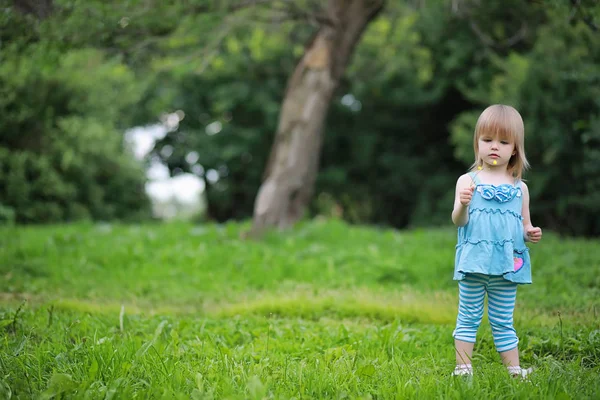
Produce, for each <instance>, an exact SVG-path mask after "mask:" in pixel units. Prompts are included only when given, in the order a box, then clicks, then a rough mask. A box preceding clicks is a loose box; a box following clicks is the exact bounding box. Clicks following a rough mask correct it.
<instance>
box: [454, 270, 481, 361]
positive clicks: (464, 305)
mask: <svg viewBox="0 0 600 400" xmlns="http://www.w3.org/2000/svg"><path fill="white" fill-rule="evenodd" d="M486 283H487V279H486V278H485V277H482V276H478V275H467V276H466V277H465V279H463V280H462V281H459V282H458V299H459V300H458V317H457V318H456V329H454V334H453V336H454V339H455V340H454V345H455V348H456V365H470V364H471V358H472V357H473V346H474V344H475V339H476V336H477V329H478V328H479V325H480V324H481V319H482V318H483V299H484V297H485V290H486V289H485V285H486Z"/></svg>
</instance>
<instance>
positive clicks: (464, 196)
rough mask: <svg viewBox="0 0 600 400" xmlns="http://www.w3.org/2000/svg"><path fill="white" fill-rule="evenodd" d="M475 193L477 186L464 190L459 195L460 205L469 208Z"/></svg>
mask: <svg viewBox="0 0 600 400" xmlns="http://www.w3.org/2000/svg"><path fill="white" fill-rule="evenodd" d="M474 191H475V186H469V187H466V188H464V189H462V190H461V191H460V193H459V199H460V204H462V205H463V206H468V205H469V204H471V199H472V198H473V192H474Z"/></svg>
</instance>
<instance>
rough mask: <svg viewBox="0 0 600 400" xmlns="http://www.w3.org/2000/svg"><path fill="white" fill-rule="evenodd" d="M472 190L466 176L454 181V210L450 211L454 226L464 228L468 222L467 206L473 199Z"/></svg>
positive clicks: (469, 179) (469, 180)
mask: <svg viewBox="0 0 600 400" xmlns="http://www.w3.org/2000/svg"><path fill="white" fill-rule="evenodd" d="M473 189H474V187H473V186H472V181H471V178H470V177H469V175H467V174H465V175H462V176H461V177H460V178H458V180H457V181H456V194H455V196H454V210H452V222H453V223H454V225H456V226H465V225H466V224H467V222H469V204H471V199H472V197H473Z"/></svg>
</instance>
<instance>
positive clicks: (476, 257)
mask: <svg viewBox="0 0 600 400" xmlns="http://www.w3.org/2000/svg"><path fill="white" fill-rule="evenodd" d="M469 175H470V176H471V179H473V181H474V183H475V184H476V186H475V191H474V193H473V198H472V200H471V204H470V205H469V221H468V222H467V224H466V225H465V226H461V227H459V228H458V241H457V245H456V258H455V262H454V280H462V279H463V278H464V277H465V274H468V273H478V274H485V275H501V276H503V277H504V278H505V279H506V280H508V281H511V282H515V283H531V261H530V259H529V249H528V248H527V246H526V245H525V239H524V236H523V233H524V229H523V217H522V216H521V210H522V207H523V192H522V190H521V181H516V182H515V184H514V185H510V184H503V185H486V184H481V183H480V182H479V178H478V177H477V176H476V174H474V173H473V172H471V173H470V174H469Z"/></svg>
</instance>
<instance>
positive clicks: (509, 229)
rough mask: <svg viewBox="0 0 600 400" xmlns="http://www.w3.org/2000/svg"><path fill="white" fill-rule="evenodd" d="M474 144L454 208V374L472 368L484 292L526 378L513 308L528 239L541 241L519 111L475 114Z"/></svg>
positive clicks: (506, 354)
mask: <svg viewBox="0 0 600 400" xmlns="http://www.w3.org/2000/svg"><path fill="white" fill-rule="evenodd" d="M473 146H474V149H475V163H474V164H473V166H472V168H471V172H469V173H468V174H465V175H462V176H461V177H460V178H459V179H458V181H457V183H456V198H455V201H454V211H452V222H454V224H455V225H457V226H458V243H457V245H456V258H455V266H454V280H457V281H459V283H458V287H459V304H458V317H457V320H456V329H455V330H454V333H453V336H454V340H455V347H456V368H455V370H454V372H453V375H472V374H473V369H472V366H471V358H472V355H473V346H474V343H475V337H476V334H477V329H478V328H479V325H480V323H481V319H482V318H483V300H484V297H485V294H486V293H487V296H488V317H489V321H490V325H491V327H492V334H493V336H494V344H495V346H496V349H497V350H498V352H499V353H500V355H501V357H502V362H503V363H504V365H506V367H507V368H508V372H509V373H510V374H511V375H513V376H521V377H525V376H526V375H527V374H528V373H529V372H530V370H529V369H521V366H520V364H519V350H518V348H517V345H518V342H519V339H518V338H517V335H516V332H515V329H514V327H513V312H514V308H515V299H516V295H517V286H518V285H519V284H527V283H531V264H530V260H529V253H528V249H527V246H525V242H526V241H529V242H533V243H537V242H539V241H540V239H541V238H542V230H541V229H540V228H538V227H534V226H533V225H532V224H531V220H530V217H529V190H528V189H527V185H526V184H525V183H523V181H521V175H522V173H523V170H525V169H527V167H528V166H529V164H528V162H527V158H526V157H525V146H524V127H523V120H522V119H521V115H519V113H518V112H517V110H515V109H514V108H512V107H510V106H506V105H492V106H490V107H488V108H487V109H486V110H484V111H483V113H482V114H481V115H480V117H479V120H478V121H477V125H476V127H475V136H474V141H473Z"/></svg>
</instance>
